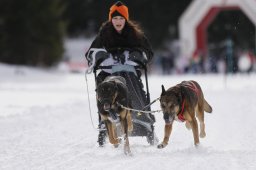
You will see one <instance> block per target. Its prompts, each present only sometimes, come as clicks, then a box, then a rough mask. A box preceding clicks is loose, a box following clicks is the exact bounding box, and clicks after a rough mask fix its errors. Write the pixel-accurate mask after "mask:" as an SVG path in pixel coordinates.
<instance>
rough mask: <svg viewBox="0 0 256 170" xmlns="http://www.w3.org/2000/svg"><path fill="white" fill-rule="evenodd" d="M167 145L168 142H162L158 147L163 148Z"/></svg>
mask: <svg viewBox="0 0 256 170" xmlns="http://www.w3.org/2000/svg"><path fill="white" fill-rule="evenodd" d="M166 146H167V144H164V143H161V144H159V145H157V148H158V149H163V148H164V147H166Z"/></svg>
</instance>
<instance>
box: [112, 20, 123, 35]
mask: <svg viewBox="0 0 256 170" xmlns="http://www.w3.org/2000/svg"><path fill="white" fill-rule="evenodd" d="M111 21H112V24H113V26H114V28H115V30H116V31H117V32H119V33H121V32H122V30H123V28H124V25H125V18H124V17H122V16H115V17H113V18H112V20H111Z"/></svg>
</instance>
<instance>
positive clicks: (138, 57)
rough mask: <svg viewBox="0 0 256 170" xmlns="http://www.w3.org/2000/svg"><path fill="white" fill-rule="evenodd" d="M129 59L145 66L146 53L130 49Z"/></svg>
mask: <svg viewBox="0 0 256 170" xmlns="http://www.w3.org/2000/svg"><path fill="white" fill-rule="evenodd" d="M128 59H129V60H131V61H134V62H136V63H138V64H140V65H143V66H145V65H146V64H147V62H148V58H147V56H146V55H143V54H142V52H140V51H132V52H130V54H129V58H128Z"/></svg>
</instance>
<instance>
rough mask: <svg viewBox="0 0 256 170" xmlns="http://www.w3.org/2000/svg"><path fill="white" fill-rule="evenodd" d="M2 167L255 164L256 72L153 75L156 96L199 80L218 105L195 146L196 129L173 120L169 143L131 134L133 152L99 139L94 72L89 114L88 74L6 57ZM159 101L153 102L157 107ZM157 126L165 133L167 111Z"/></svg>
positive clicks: (68, 169) (1, 85)
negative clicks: (11, 63) (15, 61)
mask: <svg viewBox="0 0 256 170" xmlns="http://www.w3.org/2000/svg"><path fill="white" fill-rule="evenodd" d="M0 77H1V78H0V134H1V136H0V169H1V170H28V169H32V170H41V169H42V170H45V169H47V170H56V169H61V170H99V169H104V170H116V169H122V170H134V169H136V170H140V169H141V170H144V169H147V170H156V169H161V170H170V169H175V170H183V169H191V170H205V169H207V170H223V169H227V170H229V169H230V170H242V169H247V170H254V169H256V142H255V141H256V133H255V129H256V123H255V121H256V115H255V104H256V99H255V96H256V89H255V87H256V75H255V74H251V75H228V76H226V77H225V76H223V75H220V74H219V75H213V74H205V75H169V76H159V75H150V77H149V86H150V93H151V99H152V100H154V99H155V98H157V97H159V95H160V93H161V85H162V84H164V85H165V87H166V88H167V87H170V86H173V85H175V84H177V83H179V82H181V81H182V80H191V79H193V80H196V81H198V82H199V84H200V85H201V87H202V89H203V91H204V94H205V98H206V99H207V101H208V102H209V103H210V104H211V106H212V107H213V113H212V114H208V113H206V114H205V123H206V134H207V136H206V138H204V139H200V142H201V144H200V146H199V147H198V148H195V147H194V145H193V137H192V132H191V131H188V130H187V129H186V128H185V126H184V123H179V122H175V123H174V127H173V132H172V135H171V138H170V143H169V145H168V146H167V147H166V148H164V149H161V150H160V149H157V148H156V146H149V144H148V143H147V141H146V138H145V137H143V138H142V137H131V138H130V145H131V150H132V153H133V155H132V156H126V155H124V154H123V148H122V146H120V147H119V148H114V147H113V146H112V145H111V144H109V143H107V144H106V146H105V147H103V148H100V147H98V145H97V142H96V141H97V133H98V132H97V131H96V129H95V128H94V127H93V125H92V123H93V124H94V126H96V124H97V114H96V112H97V108H96V101H95V91H94V89H95V85H94V77H93V75H88V77H87V79H88V81H87V82H88V87H89V97H90V102H91V106H92V107H91V109H92V120H93V122H91V119H90V112H89V105H88V97H87V91H86V81H85V76H84V74H70V73H67V72H66V73H61V72H59V71H54V70H50V71H49V70H43V69H35V68H29V67H18V66H9V65H5V64H0ZM159 108H160V107H159V102H156V103H155V104H154V105H153V106H152V109H153V110H158V109H159ZM155 116H156V123H155V131H156V133H157V136H158V138H159V140H160V141H161V140H162V138H163V133H164V132H163V128H164V121H163V119H162V113H155Z"/></svg>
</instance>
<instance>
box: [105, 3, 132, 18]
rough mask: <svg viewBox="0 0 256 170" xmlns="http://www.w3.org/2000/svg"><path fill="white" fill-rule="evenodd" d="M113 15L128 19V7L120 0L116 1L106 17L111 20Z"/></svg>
mask: <svg viewBox="0 0 256 170" xmlns="http://www.w3.org/2000/svg"><path fill="white" fill-rule="evenodd" d="M114 16H122V17H124V18H125V19H126V20H129V12H128V7H127V6H125V5H124V4H123V3H122V2H120V1H118V2H116V3H115V4H114V5H112V6H111V8H110V11H109V15H108V19H109V21H111V19H112V18H113V17H114Z"/></svg>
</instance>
